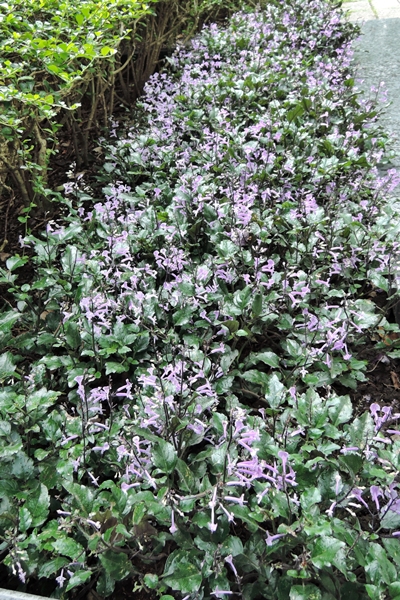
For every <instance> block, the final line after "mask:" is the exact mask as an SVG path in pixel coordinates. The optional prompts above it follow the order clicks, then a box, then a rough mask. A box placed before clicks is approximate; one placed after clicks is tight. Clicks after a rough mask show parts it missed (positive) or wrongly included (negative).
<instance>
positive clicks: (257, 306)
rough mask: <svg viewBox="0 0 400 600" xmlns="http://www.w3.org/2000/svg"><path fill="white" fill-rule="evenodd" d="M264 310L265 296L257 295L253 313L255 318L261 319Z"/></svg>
mask: <svg viewBox="0 0 400 600" xmlns="http://www.w3.org/2000/svg"><path fill="white" fill-rule="evenodd" d="M262 308H263V296H262V294H256V295H255V296H254V300H253V304H252V312H253V316H254V317H259V316H260V315H261V313H262Z"/></svg>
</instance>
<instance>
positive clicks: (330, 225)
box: [0, 0, 400, 600]
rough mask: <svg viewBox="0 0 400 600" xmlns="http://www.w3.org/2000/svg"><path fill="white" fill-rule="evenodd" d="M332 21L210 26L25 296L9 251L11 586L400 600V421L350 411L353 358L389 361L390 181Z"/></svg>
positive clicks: (334, 11) (343, 32) (2, 398)
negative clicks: (14, 581) (125, 585)
mask: <svg viewBox="0 0 400 600" xmlns="http://www.w3.org/2000/svg"><path fill="white" fill-rule="evenodd" d="M340 16H341V13H340V11H339V9H338V7H337V6H336V5H333V4H332V3H331V2H329V1H320V0H319V1H316V0H307V1H306V2H304V0H302V1H301V2H300V0H294V1H293V2H291V3H290V5H288V4H286V3H281V2H276V3H275V2H272V3H271V4H270V5H269V7H268V8H267V9H266V10H265V11H262V12H253V13H246V12H243V13H239V14H237V15H236V16H235V17H234V18H233V19H232V20H231V22H230V24H229V26H227V27H226V28H218V27H217V26H213V25H211V26H209V27H206V28H205V29H204V30H203V32H202V33H201V35H200V36H199V37H197V38H196V39H195V40H194V41H193V43H192V46H191V48H190V49H189V50H187V49H178V50H177V52H176V54H175V56H174V57H173V59H171V68H170V70H169V71H168V72H163V73H159V74H157V75H155V76H154V77H153V78H152V79H151V81H150V82H149V83H148V84H147V86H146V93H145V96H144V98H143V99H142V100H141V102H140V103H139V105H138V109H137V111H138V112H137V115H136V117H137V118H136V123H138V124H137V125H135V126H133V127H132V128H131V129H128V130H126V131H123V130H119V129H118V128H117V127H116V128H115V130H114V131H112V135H113V136H114V137H112V138H111V139H112V143H111V142H110V141H109V142H104V147H105V149H106V152H107V154H108V158H107V162H106V163H105V165H104V170H103V172H102V173H101V174H100V175H99V178H100V180H101V181H102V182H103V185H104V195H103V196H102V197H97V196H96V194H95V193H94V192H93V189H92V187H91V186H90V182H88V181H84V179H83V178H82V176H81V175H78V176H76V177H74V176H73V174H71V180H70V181H69V183H67V184H66V185H65V192H66V194H65V197H64V198H62V197H60V198H59V201H60V202H63V203H64V204H65V206H66V207H68V215H69V216H68V217H66V219H65V222H63V223H62V224H56V223H54V224H49V225H48V227H47V230H46V232H45V233H43V235H38V236H34V235H28V236H26V237H25V239H24V240H22V241H21V243H22V246H23V247H25V246H32V247H33V248H34V258H33V259H32V260H33V262H34V264H35V268H36V278H35V280H34V281H33V282H32V283H31V284H24V285H22V286H19V285H18V277H17V272H18V268H19V267H20V266H22V265H23V264H24V263H25V262H26V260H27V258H26V257H25V256H24V255H23V253H22V256H14V257H11V258H9V259H8V261H7V264H6V267H7V268H6V269H2V270H1V272H0V273H1V277H2V281H3V282H6V283H7V284H8V289H9V290H11V292H12V293H13V295H14V298H15V302H16V306H15V307H8V309H7V310H4V311H3V313H2V315H1V320H0V331H1V335H2V338H1V342H2V346H3V348H4V350H5V351H4V353H3V355H2V358H1V362H0V379H1V380H2V381H3V389H2V390H1V391H0V416H1V419H2V421H1V422H0V423H1V427H0V443H1V444H2V449H1V457H2V462H1V466H0V469H1V471H0V491H1V495H2V497H3V498H4V499H3V502H2V504H1V512H0V534H1V536H2V537H1V540H2V543H1V545H0V549H1V550H2V551H3V552H4V556H5V558H4V560H3V562H4V564H6V565H7V566H8V567H9V568H10V570H11V571H13V572H14V573H15V574H16V575H18V576H19V578H20V580H21V581H26V582H29V580H30V579H31V580H35V579H39V580H42V581H43V585H46V586H47V587H48V589H49V590H50V591H51V593H52V594H53V596H56V597H65V598H68V597H70V598H73V597H74V596H73V594H74V590H75V588H79V590H82V589H83V590H86V589H87V590H89V589H90V588H94V589H95V590H96V594H98V595H100V596H101V597H109V596H112V595H113V593H114V589H115V584H116V582H119V581H121V580H124V579H126V578H134V580H135V589H136V590H149V593H152V592H151V591H154V593H156V594H158V595H159V596H160V597H161V598H162V599H163V600H170V599H171V598H185V599H186V600H189V599H193V600H194V599H203V598H204V599H208V598H225V597H229V596H233V597H238V598H244V599H245V600H247V599H249V600H250V599H257V598H279V599H281V598H282V599H283V598H290V599H291V600H298V599H306V598H321V600H322V599H323V600H334V599H335V600H336V599H337V598H339V597H341V598H346V597H357V598H361V599H363V598H374V599H375V598H376V599H378V598H381V597H382V596H383V595H385V594H386V596H387V597H391V598H396V597H399V596H400V574H399V570H400V550H399V540H398V539H397V538H398V536H399V535H400V532H399V529H400V498H399V496H398V483H397V472H398V467H399V441H398V435H399V431H398V426H397V420H398V418H399V416H400V415H399V414H398V412H397V410H398V409H397V408H396V406H394V405H381V404H380V402H379V400H380V397H371V399H370V402H369V406H368V407H367V408H366V406H365V403H364V404H363V406H362V407H361V410H360V407H358V406H353V404H352V401H351V398H350V395H349V392H352V391H353V390H355V389H357V386H359V385H362V384H363V382H365V380H366V370H367V361H366V360H362V359H360V358H359V357H358V352H359V350H360V349H361V348H362V347H363V346H365V344H366V343H368V344H373V346H374V347H375V348H376V352H377V354H379V355H382V356H385V357H386V358H387V359H388V360H392V361H395V360H396V359H397V358H398V356H399V349H398V341H397V340H396V334H397V332H398V326H397V324H396V323H390V322H389V321H388V320H387V318H386V317H387V316H389V313H388V307H389V303H390V301H391V300H393V291H392V289H391V286H392V271H393V264H394V263H395V261H397V256H398V247H399V243H398V241H397V239H398V231H399V227H400V221H399V209H400V206H399V202H398V200H397V199H396V198H395V197H393V195H392V196H391V197H390V201H389V200H388V198H389V195H390V194H392V192H393V189H394V188H395V186H396V185H397V183H398V176H397V174H396V173H395V172H394V171H391V170H389V171H388V174H387V175H386V176H385V177H378V176H377V169H376V167H377V165H378V164H379V163H380V162H381V161H382V160H384V158H385V155H384V149H385V144H386V137H385V136H384V134H383V132H382V131H381V130H380V128H379V126H378V124H377V121H376V119H377V114H378V110H377V108H376V106H377V104H378V100H379V98H374V99H363V98H362V97H361V96H360V94H359V92H358V91H357V89H356V87H355V84H354V78H353V76H352V70H351V64H350V59H351V51H350V44H351V40H352V39H353V38H354V36H355V34H356V32H357V29H356V28H355V27H354V26H352V25H349V24H343V23H341V21H340ZM114 138H115V139H114ZM382 297H384V299H385V301H384V302H383V303H381V304H385V306H383V307H381V308H380V307H379V303H378V302H377V298H382ZM386 299H388V302H386ZM393 334H394V335H393ZM80 586H82V587H80ZM46 589H47V588H46Z"/></svg>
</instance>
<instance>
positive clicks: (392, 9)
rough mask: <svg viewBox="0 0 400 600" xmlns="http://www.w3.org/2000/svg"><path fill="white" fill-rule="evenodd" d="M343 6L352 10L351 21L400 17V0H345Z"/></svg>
mask: <svg viewBox="0 0 400 600" xmlns="http://www.w3.org/2000/svg"><path fill="white" fill-rule="evenodd" d="M343 8H345V9H349V10H350V18H349V20H350V21H357V22H360V21H370V20H374V19H399V18H400V0H344V2H343Z"/></svg>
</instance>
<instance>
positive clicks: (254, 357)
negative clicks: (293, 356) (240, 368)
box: [248, 351, 279, 369]
mask: <svg viewBox="0 0 400 600" xmlns="http://www.w3.org/2000/svg"><path fill="white" fill-rule="evenodd" d="M258 362H263V363H264V364H265V365H268V366H269V367H273V368H275V369H278V368H279V357H278V355H277V354H275V352H270V351H265V352H252V353H251V354H250V355H249V358H248V364H249V365H255V364H257V363H258Z"/></svg>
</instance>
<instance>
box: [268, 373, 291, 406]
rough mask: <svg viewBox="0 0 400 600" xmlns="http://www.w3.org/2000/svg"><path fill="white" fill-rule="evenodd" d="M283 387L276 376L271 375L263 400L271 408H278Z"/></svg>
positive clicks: (274, 374)
mask: <svg viewBox="0 0 400 600" xmlns="http://www.w3.org/2000/svg"><path fill="white" fill-rule="evenodd" d="M285 389H286V388H285V386H284V385H283V383H281V382H280V381H279V378H278V375H276V373H273V374H272V375H271V376H270V377H269V379H268V391H267V393H266V394H265V398H266V400H267V402H268V404H269V405H270V407H271V408H278V406H280V405H281V404H282V401H283V399H284V390H285Z"/></svg>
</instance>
